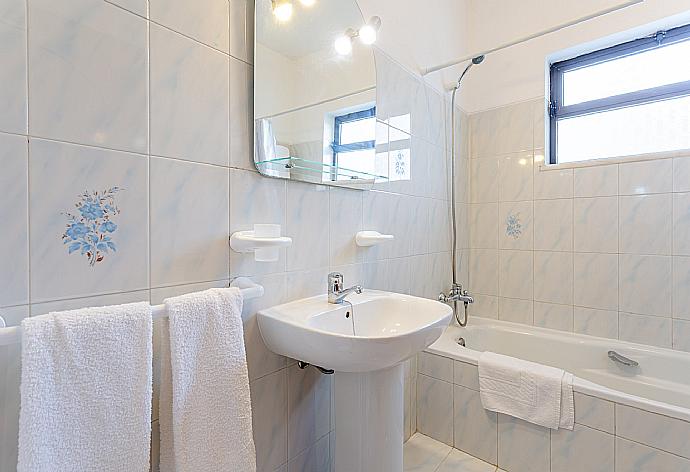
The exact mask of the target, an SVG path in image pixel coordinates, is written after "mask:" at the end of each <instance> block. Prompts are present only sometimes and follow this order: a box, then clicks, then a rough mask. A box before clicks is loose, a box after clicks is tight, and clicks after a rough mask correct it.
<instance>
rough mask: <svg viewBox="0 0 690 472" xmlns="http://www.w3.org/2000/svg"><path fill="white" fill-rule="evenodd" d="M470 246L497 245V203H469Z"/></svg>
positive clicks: (485, 246)
mask: <svg viewBox="0 0 690 472" xmlns="http://www.w3.org/2000/svg"><path fill="white" fill-rule="evenodd" d="M469 224H470V247H473V248H491V249H493V248H497V247H498V204H497V203H478V204H472V205H470V222H469Z"/></svg>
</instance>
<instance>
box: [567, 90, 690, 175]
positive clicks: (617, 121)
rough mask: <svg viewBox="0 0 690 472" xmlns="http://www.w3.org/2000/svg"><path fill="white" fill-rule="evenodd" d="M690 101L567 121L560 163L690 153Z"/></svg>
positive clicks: (621, 110)
mask: <svg viewBox="0 0 690 472" xmlns="http://www.w3.org/2000/svg"><path fill="white" fill-rule="evenodd" d="M689 115H690V97H682V98H676V99H673V100H665V101H661V102H654V103H648V104H645V105H639V106H634V107H628V108H621V109H618V110H612V111H607V112H602V113H596V114H592V115H585V116H578V117H575V118H566V119H562V120H559V121H558V123H557V127H558V129H557V133H558V141H557V147H558V149H557V155H558V162H575V161H583V160H588V159H601V158H604V157H618V156H630V155H636V154H646V153H653V152H663V151H673V150H677V149H690V118H689Z"/></svg>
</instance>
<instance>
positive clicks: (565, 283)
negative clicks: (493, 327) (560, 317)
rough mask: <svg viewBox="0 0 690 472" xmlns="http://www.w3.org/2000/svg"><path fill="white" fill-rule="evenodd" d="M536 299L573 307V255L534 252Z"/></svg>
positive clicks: (567, 253) (568, 253) (569, 253)
mask: <svg viewBox="0 0 690 472" xmlns="http://www.w3.org/2000/svg"><path fill="white" fill-rule="evenodd" d="M534 299H535V300H538V301H541V302H549V303H560V304H562V305H572V303H573V253H571V252H553V251H535V252H534Z"/></svg>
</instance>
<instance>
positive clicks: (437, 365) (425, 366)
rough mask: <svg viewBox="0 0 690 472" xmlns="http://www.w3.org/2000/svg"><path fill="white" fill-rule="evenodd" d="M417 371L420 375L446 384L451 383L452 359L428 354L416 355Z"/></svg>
mask: <svg viewBox="0 0 690 472" xmlns="http://www.w3.org/2000/svg"><path fill="white" fill-rule="evenodd" d="M417 369H418V371H419V373H420V374H424V375H427V376H429V377H433V378H435V379H439V380H445V381H446V382H452V381H453V359H450V358H448V357H443V356H437V355H436V354H430V353H428V352H420V353H419V354H418V355H417Z"/></svg>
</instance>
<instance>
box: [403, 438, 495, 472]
mask: <svg viewBox="0 0 690 472" xmlns="http://www.w3.org/2000/svg"><path fill="white" fill-rule="evenodd" d="M404 463H405V470H404V472H505V471H502V470H501V469H497V468H496V466H495V465H491V464H489V463H487V462H484V461H481V460H479V459H477V458H476V457H472V456H470V455H469V454H465V453H464V452H462V451H458V450H457V449H453V448H452V447H450V446H448V445H446V444H443V443H442V442H439V441H436V440H435V439H431V438H430V437H428V436H424V435H423V434H419V433H416V434H415V435H414V436H412V437H411V438H410V439H409V441H407V442H406V443H405V448H404Z"/></svg>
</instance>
